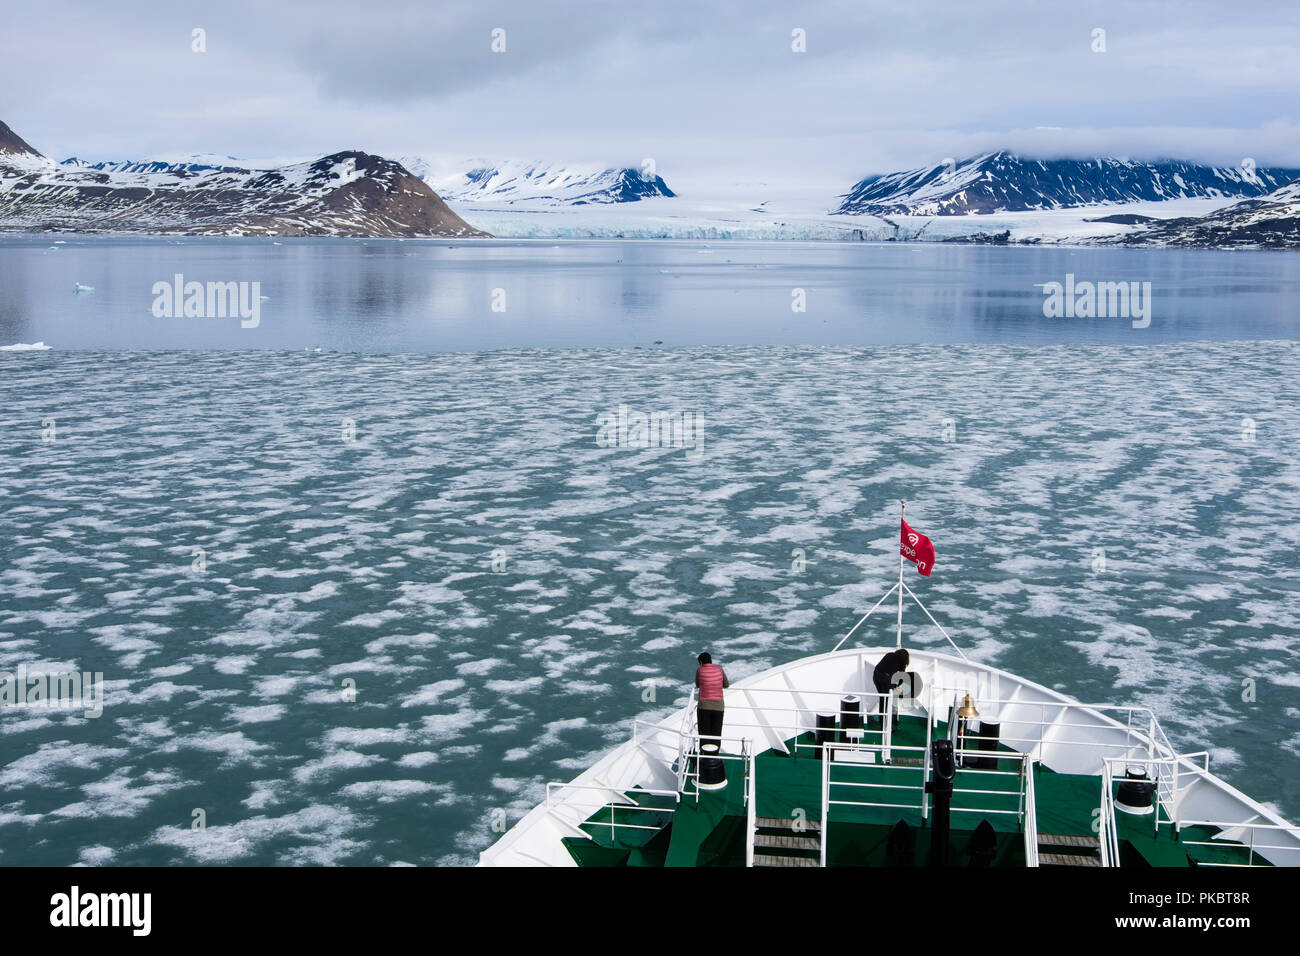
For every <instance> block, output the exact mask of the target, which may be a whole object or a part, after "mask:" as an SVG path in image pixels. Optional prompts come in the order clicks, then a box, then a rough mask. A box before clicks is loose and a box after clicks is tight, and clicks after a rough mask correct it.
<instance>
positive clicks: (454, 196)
mask: <svg viewBox="0 0 1300 956" xmlns="http://www.w3.org/2000/svg"><path fill="white" fill-rule="evenodd" d="M401 162H402V164H403V165H404V166H406V167H407V168H408V169H410V170H411V172H413V173H415V175H417V176H419V177H420V178H421V179H423V180H424V181H425V182H426V183H428V184H429V185H430V186H431V187H433V189H434V190H435V191H436V192H437V193H438V195H440V196H442V197H443V198H444V199H446V200H448V201H449V202H457V203H497V204H506V205H513V204H515V203H527V204H529V205H538V206H545V205H555V206H585V205H589V204H595V203H599V204H608V203H624V202H637V201H638V200H641V199H652V198H658V197H665V198H670V197H672V196H673V195H674V193H673V191H672V190H671V189H669V188H668V184H667V183H665V182H664V180H663V177H662V176H659V175H657V174H656V175H643V174H642V171H641V170H639V169H632V168H624V169H609V168H605V167H601V166H560V165H552V164H547V163H540V162H496V163H490V162H487V161H484V160H477V161H471V162H468V163H465V164H462V165H461V166H460V168H459V169H455V170H448V169H447V168H446V165H445V164H444V165H442V166H440V167H437V168H435V166H434V165H433V164H431V163H429V162H427V161H426V160H424V159H421V158H420V157H412V156H407V157H402V160H401Z"/></svg>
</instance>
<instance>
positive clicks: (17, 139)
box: [0, 122, 41, 156]
mask: <svg viewBox="0 0 1300 956" xmlns="http://www.w3.org/2000/svg"><path fill="white" fill-rule="evenodd" d="M6 153H7V154H9V155H10V156H40V155H41V154H40V153H38V152H37V151H36V150H34V149H32V148H31V147H30V146H28V145H27V143H26V141H24V140H23V138H22V137H21V136H19V135H18V134H17V133H15V132H14V131H13V130H11V129H10V128H9V126H8V124H6V123H4V122H0V154H6Z"/></svg>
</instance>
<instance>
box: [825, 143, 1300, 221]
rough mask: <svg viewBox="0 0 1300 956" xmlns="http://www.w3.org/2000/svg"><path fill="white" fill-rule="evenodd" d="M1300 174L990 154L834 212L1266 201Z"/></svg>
mask: <svg viewBox="0 0 1300 956" xmlns="http://www.w3.org/2000/svg"><path fill="white" fill-rule="evenodd" d="M1297 176H1300V169H1265V168H1259V169H1256V168H1254V167H1249V168H1248V167H1214V166H1203V165H1197V164H1194V163H1182V162H1157V163H1134V162H1128V161H1126V160H1119V159H1105V158H1102V159H1089V160H1074V159H1054V160H1037V159H1024V158H1021V157H1019V156H1015V155H1013V154H1011V153H1008V152H997V153H986V154H985V155H983V156H975V157H972V158H970V159H965V160H962V161H961V162H954V163H947V164H941V165H938V166H930V167H926V168H921V169H912V170H907V171H905V172H898V173H890V174H888V175H884V176H870V177H868V178H866V179H864V180H862V181H861V182H859V183H858V184H857V185H855V186H854V187H853V189H852V190H850V191H849V193H848V194H847V195H845V196H844V197H843V200H844V201H843V202H842V203H841V205H840V207H839V209H838V210H837V212H839V213H849V214H852V213H864V214H870V215H877V216H879V215H913V216H960V215H969V214H972V213H995V212H1019V211H1026V210H1036V209H1064V208H1069V207H1077V206H1092V205H1101V204H1113V203H1131V202H1157V201H1161V200H1167V199H1195V198H1205V199H1214V198H1234V197H1242V198H1247V197H1255V196H1262V195H1264V194H1266V193H1268V192H1269V191H1271V190H1274V189H1277V188H1278V187H1279V186H1281V185H1283V184H1284V183H1286V182H1288V181H1290V180H1292V179H1295V178H1296V177H1297Z"/></svg>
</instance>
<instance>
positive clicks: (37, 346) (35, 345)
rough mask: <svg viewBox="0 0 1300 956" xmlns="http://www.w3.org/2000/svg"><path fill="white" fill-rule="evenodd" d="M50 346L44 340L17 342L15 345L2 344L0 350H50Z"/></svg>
mask: <svg viewBox="0 0 1300 956" xmlns="http://www.w3.org/2000/svg"><path fill="white" fill-rule="evenodd" d="M49 350H50V347H49V346H48V345H46V344H45V343H44V342H32V343H31V344H30V345H28V344H26V343H24V342H15V343H14V344H13V345H0V352H48V351H49Z"/></svg>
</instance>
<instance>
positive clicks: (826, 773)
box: [821, 743, 1037, 866]
mask: <svg viewBox="0 0 1300 956" xmlns="http://www.w3.org/2000/svg"><path fill="white" fill-rule="evenodd" d="M894 749H895V750H898V751H901V752H910V753H920V752H921V751H925V759H924V760H923V763H922V765H921V767H920V768H918V767H916V766H914V765H901V764H892V763H885V762H884V761H883V756H884V746H883V745H881V744H870V743H827V744H826V750H825V752H824V753H823V756H822V788H821V792H822V807H821V816H822V820H821V841H822V846H821V860H822V864H821V865H822V866H825V865H826V852H827V851H826V848H827V845H828V843H829V839H830V837H829V834H830V810H831V807H861V808H878V809H888V810H899V811H902V810H910V809H918V810H920V811H921V815H922V819H927V818H928V816H929V799H928V798H929V795H928V794H927V793H926V792H925V784H926V781H927V780H928V779H929V776H930V768H929V749H930V748H929V747H928V746H926V747H916V746H898V747H895V748H894ZM837 752H850V753H874V754H877V755H878V756H880V757H881V758H882V759H881V762H880V763H879V764H877V765H875V766H876V769H878V770H894V771H909V772H915V771H917V770H918V769H920V770H921V778H920V783H919V784H907V783H868V782H864V781H857V780H835V779H832V767H833V765H834V764H839V765H840V766H842V767H844V768H845V769H848V768H861V767H862V766H863V764H861V763H858V762H857V761H843V760H836V759H835V754H836V753H837ZM964 756H965V757H993V758H995V759H997V760H1000V761H1002V760H1006V761H1014V762H1016V763H1017V764H1018V765H1019V767H1018V769H1016V770H997V769H995V770H988V769H984V768H979V767H958V768H957V770H956V774H957V776H959V777H966V778H970V777H973V776H974V777H978V776H990V777H1011V776H1018V777H1019V778H1020V780H1019V784H1018V786H1017V787H1016V789H1014V790H1000V789H984V788H981V787H972V786H958V785H957V780H956V777H955V778H954V781H953V792H952V801H951V802H950V804H949V813H950V814H953V815H955V814H974V815H978V816H983V817H987V816H989V815H990V814H996V815H1001V816H1015V817H1016V821H1017V825H1018V826H1020V827H1022V828H1025V827H1028V826H1029V823H1028V815H1029V813H1030V810H1029V804H1030V799H1029V798H1028V796H1027V795H1026V788H1027V787H1032V786H1033V780H1032V776H1033V768H1032V764H1031V761H1030V758H1029V756H1028V755H1027V754H1021V753H1015V752H1011V751H1005V750H973V749H970V748H967V749H966V750H965V751H964ZM832 787H852V788H857V789H860V790H868V791H871V792H872V793H873V794H874V793H875V792H876V791H881V790H884V791H897V790H901V791H903V792H904V793H905V794H906V793H908V792H915V794H916V797H915V798H913V799H912V800H907V799H904V800H903V801H901V802H884V803H882V802H877V801H873V800H846V799H835V798H833V797H832V796H831V788H832ZM962 794H967V795H974V796H976V797H977V798H983V797H994V798H1000V799H1006V800H1009V799H1011V798H1013V797H1014V798H1015V800H1016V807H1015V809H1011V808H1010V807H994V806H990V805H988V804H991V803H992V800H989V801H977V803H976V805H975V806H965V807H962V806H954V805H953V803H955V802H956V800H957V798H958V797H959V796H961V795H962ZM868 795H870V794H868ZM1034 827H1035V858H1036V857H1037V842H1036V841H1037V836H1036V831H1037V824H1036V823H1035V824H1034Z"/></svg>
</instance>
